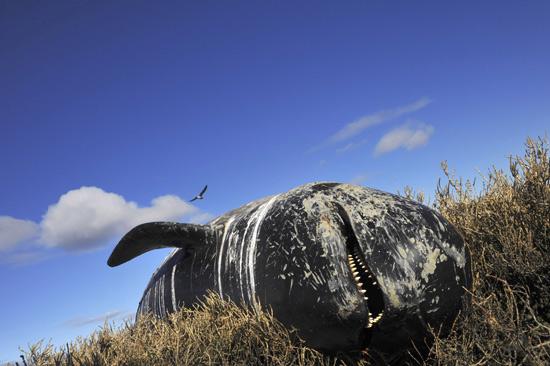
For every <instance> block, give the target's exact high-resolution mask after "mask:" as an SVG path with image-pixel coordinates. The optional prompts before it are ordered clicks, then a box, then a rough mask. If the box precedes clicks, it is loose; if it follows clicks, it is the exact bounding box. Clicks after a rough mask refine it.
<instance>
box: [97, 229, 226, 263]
mask: <svg viewBox="0 0 550 366" xmlns="http://www.w3.org/2000/svg"><path fill="white" fill-rule="evenodd" d="M215 237H216V233H215V231H214V230H213V229H212V228H211V227H210V226H207V225H195V224H182V223H177V222H148V223H146V224H141V225H138V226H136V227H134V228H133V229H132V230H130V231H129V232H128V233H127V234H126V235H124V237H123V238H122V239H120V241H119V242H118V244H117V246H116V247H115V249H114V250H113V252H112V253H111V256H110V257H109V260H108V261H107V264H108V265H109V266H110V267H115V266H118V265H120V264H122V263H125V262H128V261H129V260H131V259H133V258H135V257H137V256H138V255H141V254H143V253H145V252H148V251H150V250H153V249H160V248H170V247H173V248H190V247H200V246H204V245H206V244H207V243H210V242H212V240H215Z"/></svg>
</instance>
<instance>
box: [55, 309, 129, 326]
mask: <svg viewBox="0 0 550 366" xmlns="http://www.w3.org/2000/svg"><path fill="white" fill-rule="evenodd" d="M134 317H135V312H129V311H126V312H125V311H118V310H117V311H109V312H107V313H105V314H101V315H97V316H92V317H76V318H73V319H69V320H67V321H65V322H64V323H63V324H64V325H65V326H68V327H73V328H76V327H82V326H84V325H89V324H101V325H102V324H104V323H105V322H109V321H113V320H131V319H133V318H134Z"/></svg>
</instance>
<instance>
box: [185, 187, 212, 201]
mask: <svg viewBox="0 0 550 366" xmlns="http://www.w3.org/2000/svg"><path fill="white" fill-rule="evenodd" d="M206 188H208V185H205V186H204V188H203V189H202V191H201V193H199V194H198V195H196V196H195V197H193V199H192V200H189V202H193V201H195V200H202V199H203V198H204V192H206Z"/></svg>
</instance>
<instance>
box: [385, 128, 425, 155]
mask: <svg viewBox="0 0 550 366" xmlns="http://www.w3.org/2000/svg"><path fill="white" fill-rule="evenodd" d="M433 132H434V128H433V126H430V125H427V124H423V123H420V124H417V126H415V127H412V125H411V123H410V122H409V123H406V124H404V125H402V126H400V127H397V128H395V129H393V130H391V131H390V132H388V133H386V134H385V135H384V136H382V138H381V139H380V141H378V144H376V147H375V149H374V154H375V155H381V154H385V153H388V152H390V151H393V150H396V149H398V148H400V147H403V148H405V149H407V150H413V149H415V148H417V147H420V146H423V145H426V144H427V143H428V140H429V139H430V137H431V136H432V134H433Z"/></svg>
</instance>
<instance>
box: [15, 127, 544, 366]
mask: <svg viewBox="0 0 550 366" xmlns="http://www.w3.org/2000/svg"><path fill="white" fill-rule="evenodd" d="M548 148H549V146H548V139H547V138H544V139H542V138H539V139H537V140H532V139H528V140H527V142H526V150H525V154H524V156H522V157H510V164H509V172H508V173H505V172H503V171H500V170H496V169H494V168H493V169H491V170H490V171H489V172H488V174H487V175H485V176H482V177H481V178H482V181H481V184H480V185H478V186H476V184H475V183H474V182H472V181H470V180H465V181H463V180H462V179H457V178H455V177H454V176H453V174H452V173H450V171H449V169H448V167H447V165H446V163H443V164H442V167H443V172H444V174H445V177H446V183H444V184H438V187H437V190H436V201H435V203H434V204H433V205H432V206H433V207H434V208H435V209H436V210H438V211H439V212H441V213H442V214H443V215H444V216H445V217H446V218H447V219H448V220H449V221H451V222H452V223H453V224H454V225H455V226H456V227H457V229H458V230H459V231H460V232H461V234H462V235H463V237H464V239H465V241H466V243H467V245H468V247H469V248H470V251H471V253H472V270H473V273H474V281H473V288H472V292H471V294H470V296H471V299H472V303H471V305H470V306H468V307H467V308H466V309H464V311H463V312H462V313H461V314H460V316H459V317H458V319H457V320H456V322H455V324H454V326H453V329H452V331H451V333H450V335H449V336H448V337H446V338H444V339H442V338H439V337H437V335H435V342H434V344H433V346H432V348H431V352H430V354H429V357H428V359H427V360H423V361H420V360H411V364H419V365H422V364H425V365H550V161H549V155H548ZM405 195H407V196H409V197H410V198H413V199H416V200H419V201H422V200H423V195H422V194H415V193H414V192H413V191H412V190H410V189H407V190H406V191H405ZM23 353H24V356H25V357H24V358H25V361H23V360H22V361H21V362H20V364H23V362H25V363H27V364H28V365H29V366H30V365H208V364H217V365H265V364H269V365H337V364H341V363H342V359H337V358H336V359H328V358H326V357H324V356H323V355H321V354H320V353H318V352H316V351H314V350H311V349H308V348H307V347H305V346H304V345H303V343H302V342H301V341H300V340H299V339H298V338H297V337H296V336H295V334H294V333H292V332H289V331H287V330H286V329H285V328H284V327H283V326H282V325H281V324H280V323H278V322H277V321H276V320H275V319H274V318H273V317H272V315H271V314H268V313H262V314H254V313H252V312H250V311H247V310H245V309H240V308H238V307H236V306H234V305H232V304H228V303H224V302H223V301H222V300H221V299H219V298H218V297H217V296H215V295H214V294H211V296H209V297H208V298H206V299H205V301H204V302H203V303H202V304H201V305H200V306H198V307H197V308H196V309H193V310H189V309H183V310H182V311H181V312H179V313H177V314H173V316H172V317H171V318H170V320H169V321H168V322H166V321H159V320H157V319H154V318H152V317H150V318H147V319H144V321H140V322H139V323H138V324H136V325H131V324H126V325H125V326H123V327H121V328H119V329H112V327H110V326H105V327H103V328H102V329H101V330H99V331H97V332H95V333H94V334H92V335H90V336H89V337H87V338H84V339H77V340H75V341H74V342H72V343H71V344H70V345H68V346H67V347H66V348H63V349H54V347H53V346H52V345H51V344H42V343H38V344H35V345H33V346H31V347H29V349H27V350H24V351H23Z"/></svg>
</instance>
